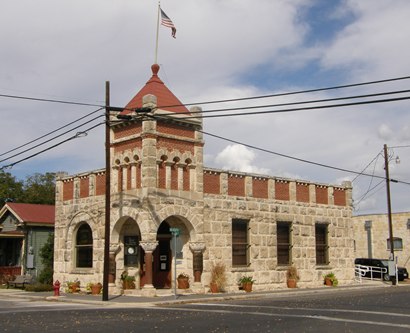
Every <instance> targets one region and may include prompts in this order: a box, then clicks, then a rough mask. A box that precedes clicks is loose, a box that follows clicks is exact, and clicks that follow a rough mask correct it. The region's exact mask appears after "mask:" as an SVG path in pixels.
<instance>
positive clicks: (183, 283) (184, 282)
mask: <svg viewBox="0 0 410 333" xmlns="http://www.w3.org/2000/svg"><path fill="white" fill-rule="evenodd" d="M177 281H178V289H188V288H189V280H188V279H181V278H179V279H177Z"/></svg>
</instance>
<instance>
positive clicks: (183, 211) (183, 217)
mask: <svg viewBox="0 0 410 333" xmlns="http://www.w3.org/2000/svg"><path fill="white" fill-rule="evenodd" d="M156 215H157V216H158V221H159V223H161V222H162V221H168V220H169V218H170V217H175V218H178V220H179V221H180V222H181V223H182V224H183V225H184V226H185V227H186V230H187V232H188V234H189V239H190V241H200V239H198V238H200V237H201V235H202V230H200V228H201V226H202V223H203V222H202V219H201V218H200V217H199V216H197V215H195V214H193V213H192V212H191V210H190V209H189V208H187V207H185V206H175V205H173V206H166V207H164V208H162V209H160V210H158V211H156ZM158 227H159V224H157V228H158ZM201 240H202V239H201Z"/></svg>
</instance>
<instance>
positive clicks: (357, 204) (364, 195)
mask: <svg viewBox="0 0 410 333" xmlns="http://www.w3.org/2000/svg"><path fill="white" fill-rule="evenodd" d="M382 184H384V180H381V181H380V182H378V183H377V184H376V185H374V186H373V187H372V188H371V189H368V190H367V191H366V192H365V193H364V194H363V195H362V196H361V197H360V199H358V202H357V203H354V205H355V206H359V205H360V203H361V202H362V201H363V200H364V199H366V198H368V197H371V196H373V195H375V194H376V193H377V192H379V191H380V190H381V189H382V188H383V187H379V186H380V185H382ZM377 187H379V189H377V191H375V192H373V193H372V194H371V195H369V196H367V195H368V194H369V193H370V192H372V191H373V190H375V189H376V188H377Z"/></svg>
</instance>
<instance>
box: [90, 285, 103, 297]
mask: <svg viewBox="0 0 410 333" xmlns="http://www.w3.org/2000/svg"><path fill="white" fill-rule="evenodd" d="M101 289H102V285H101V284H100V283H97V284H93V285H92V286H91V294H92V295H99V294H100V293H101Z"/></svg>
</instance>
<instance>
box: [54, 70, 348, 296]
mask: <svg viewBox="0 0 410 333" xmlns="http://www.w3.org/2000/svg"><path fill="white" fill-rule="evenodd" d="M158 71H159V66H158V65H153V66H152V72H153V74H152V77H151V78H150V80H149V81H148V82H147V83H146V85H145V86H144V87H143V88H142V89H141V90H140V91H139V92H138V93H137V94H136V96H135V97H134V98H133V99H132V100H131V101H130V102H129V103H128V104H127V106H126V109H125V110H126V111H123V115H127V114H128V115H130V114H131V115H135V113H133V112H131V111H130V109H134V108H139V107H142V106H144V107H151V108H153V110H154V111H152V112H150V114H149V115H141V117H138V118H137V119H134V120H130V121H118V119H117V118H116V117H114V116H112V124H111V126H110V131H111V132H110V138H111V139H110V140H111V141H110V147H111V168H110V174H111V184H110V193H111V207H110V226H109V230H110V244H109V257H110V260H109V265H110V266H109V281H110V284H109V286H110V293H117V294H119V293H121V292H122V283H121V279H120V277H121V275H122V273H123V272H124V271H126V272H128V274H129V275H134V276H135V277H136V285H137V291H135V293H140V294H155V293H156V289H163V288H170V287H172V285H173V281H174V277H175V275H174V270H173V267H174V266H173V265H174V264H176V266H177V275H178V274H179V273H181V272H184V273H186V274H188V275H190V277H191V289H192V290H193V291H194V292H198V293H200V292H205V291H207V290H209V282H210V271H211V267H212V265H213V264H215V263H220V262H221V263H224V264H225V266H226V269H227V278H228V282H227V286H226V290H231V291H233V290H238V282H237V281H238V278H239V277H241V276H242V275H251V276H253V279H255V280H256V282H255V284H254V289H255V290H270V289H274V288H283V287H285V286H286V278H285V273H286V269H287V267H288V266H289V265H292V264H293V265H295V266H296V267H297V268H298V270H299V273H300V276H301V280H300V284H299V285H300V286H321V285H323V274H325V273H328V272H330V271H333V272H334V273H335V274H336V275H337V277H338V279H339V281H340V283H342V284H343V283H351V282H352V281H353V278H354V269H353V267H354V265H353V259H354V252H353V226H352V199H351V190H352V189H351V184H350V182H345V183H343V184H340V185H330V184H317V183H312V182H309V181H302V180H296V179H287V178H281V177H271V176H266V175H257V174H249V173H243V172H237V171H227V170H219V169H211V168H207V167H205V166H204V165H203V146H204V140H203V134H202V119H201V109H200V108H199V107H191V108H190V109H189V110H188V109H187V108H186V107H185V106H183V105H182V103H181V102H180V101H179V100H178V99H177V98H176V97H175V96H174V95H173V94H172V92H171V91H170V90H169V89H168V88H167V87H166V86H165V85H164V83H163V82H162V81H161V80H160V79H159V77H158V75H157V74H158ZM198 116H199V117H198ZM267 129H268V127H267ZM249 130H252V129H251V128H250V129H249ZM244 138H245V140H246V133H244ZM101 141H103V138H101ZM105 177H106V173H105V169H103V170H95V171H91V172H86V173H81V174H77V175H72V176H63V177H60V178H58V179H57V183H56V232H55V253H54V280H59V281H60V282H61V283H64V282H67V281H73V280H76V279H78V280H80V281H81V285H82V286H85V285H86V284H87V283H88V282H92V281H94V282H96V281H98V282H102V281H103V263H104V230H105V227H104V226H105V192H106V191H105V179H106V178H105ZM172 228H178V229H179V230H180V236H179V237H178V239H177V242H176V246H175V245H174V244H175V243H174V241H173V238H172V233H171V231H172ZM175 253H176V262H175V261H174V258H175Z"/></svg>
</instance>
